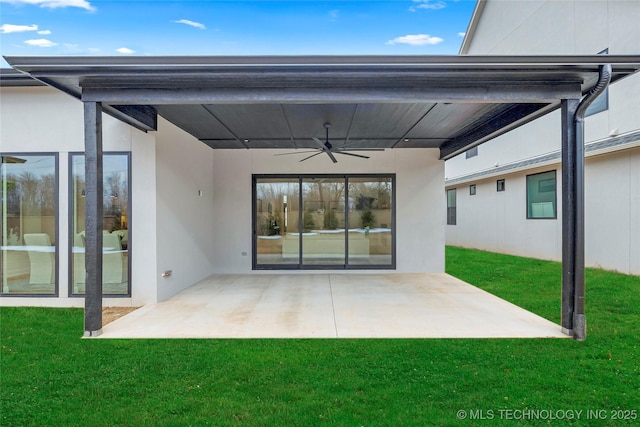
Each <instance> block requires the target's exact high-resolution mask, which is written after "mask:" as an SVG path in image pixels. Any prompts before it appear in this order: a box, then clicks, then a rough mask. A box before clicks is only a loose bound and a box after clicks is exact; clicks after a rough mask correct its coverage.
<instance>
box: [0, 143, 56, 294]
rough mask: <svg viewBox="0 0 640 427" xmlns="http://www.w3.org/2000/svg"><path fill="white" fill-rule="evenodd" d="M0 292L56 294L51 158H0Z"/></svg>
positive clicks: (54, 221)
mask: <svg viewBox="0 0 640 427" xmlns="http://www.w3.org/2000/svg"><path fill="white" fill-rule="evenodd" d="M1 167H2V172H1V174H2V257H1V260H0V267H1V270H2V293H3V294H40V295H54V294H55V292H56V285H55V281H56V244H55V238H56V194H57V191H56V182H57V176H56V174H57V171H56V157H55V156H54V155H30V154H25V155H14V156H4V155H3V156H2V166H1Z"/></svg>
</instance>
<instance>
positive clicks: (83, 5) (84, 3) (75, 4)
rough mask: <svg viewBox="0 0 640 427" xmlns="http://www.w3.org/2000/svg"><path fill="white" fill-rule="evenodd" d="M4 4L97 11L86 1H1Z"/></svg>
mask: <svg viewBox="0 0 640 427" xmlns="http://www.w3.org/2000/svg"><path fill="white" fill-rule="evenodd" d="M0 2H4V3H12V4H31V5H35V6H40V7H46V8H49V9H57V8H59V7H79V8H81V9H86V10H91V11H93V10H95V8H94V7H93V6H91V4H90V3H89V2H88V1H86V0H0Z"/></svg>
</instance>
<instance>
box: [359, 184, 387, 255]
mask: <svg viewBox="0 0 640 427" xmlns="http://www.w3.org/2000/svg"><path fill="white" fill-rule="evenodd" d="M392 206H393V188H392V180H391V178H390V177H364V178H349V265H380V266H383V265H392V262H393V260H392V249H393V248H392V242H393V238H392V232H393V230H392V227H393V220H392V219H393V218H392Z"/></svg>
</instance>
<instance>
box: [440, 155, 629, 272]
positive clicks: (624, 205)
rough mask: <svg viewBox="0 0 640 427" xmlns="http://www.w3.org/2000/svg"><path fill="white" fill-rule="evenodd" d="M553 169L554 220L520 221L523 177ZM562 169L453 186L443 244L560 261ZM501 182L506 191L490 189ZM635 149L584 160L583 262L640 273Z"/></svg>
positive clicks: (523, 213)
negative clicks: (451, 218)
mask: <svg viewBox="0 0 640 427" xmlns="http://www.w3.org/2000/svg"><path fill="white" fill-rule="evenodd" d="M554 169H555V170H557V175H556V179H557V189H558V193H557V209H558V219H555V220H554V219H527V218H526V197H527V196H526V176H527V175H529V174H532V173H538V172H545V171H549V170H554ZM561 174H562V170H561V168H560V165H559V164H554V165H549V166H544V167H539V168H536V169H530V170H527V171H520V172H517V173H512V174H506V175H499V176H493V177H491V178H489V179H484V180H479V181H473V183H474V184H476V195H475V196H470V195H469V184H470V183H471V182H469V183H464V184H458V185H454V186H450V187H448V188H456V194H457V213H458V214H457V224H456V225H447V226H446V228H447V232H446V233H447V244H449V245H454V246H462V247H470V248H477V249H484V250H488V251H494V252H501V253H510V254H514V255H521V256H529V257H534V258H541V259H549V260H555V261H560V260H561V259H562V200H561V194H560V191H561V189H562V176H561ZM497 179H505V187H506V190H505V191H504V192H497V191H496V180H497ZM638 218H640V148H638V147H636V148H632V149H627V150H621V151H614V152H611V153H607V154H603V155H599V156H593V157H588V158H587V160H586V162H585V262H586V264H587V266H589V267H597V268H604V269H607V270H615V271H619V272H622V273H625V274H636V275H640V224H639V221H638Z"/></svg>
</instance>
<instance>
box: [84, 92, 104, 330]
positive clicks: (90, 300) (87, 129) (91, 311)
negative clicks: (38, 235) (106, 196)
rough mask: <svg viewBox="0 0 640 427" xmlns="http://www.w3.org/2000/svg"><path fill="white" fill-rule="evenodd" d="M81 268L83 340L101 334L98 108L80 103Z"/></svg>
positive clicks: (100, 141)
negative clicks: (82, 152) (83, 276)
mask: <svg viewBox="0 0 640 427" xmlns="http://www.w3.org/2000/svg"><path fill="white" fill-rule="evenodd" d="M84 149H85V163H84V165H85V199H84V200H85V215H86V220H85V224H86V225H85V227H86V229H85V232H86V236H85V251H86V252H85V268H86V288H85V299H84V336H85V337H95V336H98V335H100V334H101V333H102V228H103V227H102V217H103V201H102V193H103V189H102V187H103V186H102V108H101V105H100V103H99V102H85V103H84Z"/></svg>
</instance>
